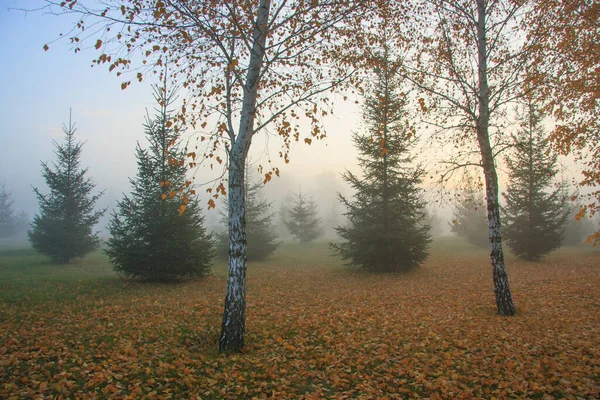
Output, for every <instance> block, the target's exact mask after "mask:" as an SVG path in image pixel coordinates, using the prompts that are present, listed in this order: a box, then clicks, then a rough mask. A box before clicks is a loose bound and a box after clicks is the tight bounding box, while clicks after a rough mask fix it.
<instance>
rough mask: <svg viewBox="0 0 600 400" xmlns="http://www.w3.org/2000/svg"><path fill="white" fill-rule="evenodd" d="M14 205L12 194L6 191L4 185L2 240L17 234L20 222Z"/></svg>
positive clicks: (0, 223)
mask: <svg viewBox="0 0 600 400" xmlns="http://www.w3.org/2000/svg"><path fill="white" fill-rule="evenodd" d="M13 203H14V201H13V200H12V199H11V197H10V193H8V192H7V191H6V187H5V185H4V184H3V185H2V193H0V239H3V238H7V237H11V236H13V235H14V234H15V233H17V224H18V221H17V216H16V215H15V210H14V209H13Z"/></svg>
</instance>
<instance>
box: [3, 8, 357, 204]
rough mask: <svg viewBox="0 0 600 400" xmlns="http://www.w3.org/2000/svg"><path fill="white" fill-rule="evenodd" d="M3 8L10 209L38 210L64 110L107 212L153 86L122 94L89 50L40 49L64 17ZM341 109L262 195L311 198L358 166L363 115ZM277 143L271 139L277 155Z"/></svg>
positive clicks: (256, 146)
mask: <svg viewBox="0 0 600 400" xmlns="http://www.w3.org/2000/svg"><path fill="white" fill-rule="evenodd" d="M1 3H2V8H1V9H0V54H2V55H3V58H2V62H1V63H0V88H2V94H3V95H2V97H1V99H0V110H2V111H1V115H2V118H0V135H1V139H2V144H3V146H2V149H3V150H2V157H1V158H0V179H1V180H2V181H4V182H5V183H6V186H7V189H8V190H9V191H10V192H12V194H13V197H14V199H15V200H16V201H15V208H16V209H17V210H26V211H27V212H28V213H29V214H30V215H32V214H33V213H34V212H35V211H36V210H37V200H36V198H35V196H34V195H33V191H32V190H31V186H32V185H33V186H36V187H39V188H40V189H41V190H42V191H44V190H45V189H46V186H45V182H44V180H43V178H42V177H41V168H40V161H52V160H54V159H55V157H54V154H53V149H54V147H53V144H52V140H58V141H61V140H62V138H63V133H62V131H61V128H62V126H63V124H65V123H67V122H68V118H69V108H71V109H72V113H73V120H74V121H75V123H76V127H77V133H76V137H77V138H78V139H79V140H82V141H86V145H85V146H84V150H83V156H82V164H83V165H84V166H88V167H89V171H90V174H91V175H92V176H93V177H94V178H95V180H96V182H97V184H98V188H100V189H106V195H105V196H104V198H103V199H102V200H101V203H102V205H103V206H109V207H110V208H112V207H113V206H114V200H115V199H117V198H120V197H121V193H122V192H123V191H127V190H128V177H129V176H133V175H134V174H135V173H136V164H135V158H134V148H135V143H136V141H138V140H141V141H142V143H144V140H145V139H144V135H143V127H142V123H143V121H144V116H145V113H146V108H152V107H153V105H154V104H153V99H152V95H151V88H150V83H152V82H144V83H141V84H139V83H136V84H132V85H131V86H130V87H129V88H128V89H127V90H124V91H123V90H121V88H120V83H121V81H122V79H120V78H117V77H116V76H115V75H114V74H110V73H109V72H108V71H107V68H106V67H94V68H91V67H90V65H91V59H92V57H93V56H94V55H95V53H94V52H92V51H85V50H84V51H82V52H80V53H78V54H74V52H73V51H72V50H71V48H70V44H69V43H68V41H66V40H64V41H59V42H56V43H53V44H50V50H49V51H44V50H43V46H44V44H46V43H49V42H51V41H52V40H53V39H55V38H57V37H58V35H59V34H60V33H61V32H66V31H67V30H68V29H69V28H70V27H71V26H72V22H71V21H70V20H69V18H67V17H63V16H58V17H57V16H52V15H43V13H41V12H35V13H24V12H23V11H19V10H14V9H11V8H27V9H34V8H36V7H39V6H41V5H43V2H42V1H41V0H2V1H1ZM337 111H338V114H337V116H334V117H331V118H329V119H328V120H327V128H328V138H327V139H326V140H325V141H320V142H314V141H313V144H312V145H311V146H308V145H306V144H304V143H299V144H297V145H295V147H294V149H293V151H292V153H291V156H290V159H291V162H290V164H288V165H285V164H284V163H283V162H280V161H279V159H278V157H273V158H274V160H275V161H276V162H277V164H276V166H278V167H279V168H280V170H281V173H282V178H280V179H277V182H274V183H270V184H269V185H267V191H268V192H273V191H275V190H277V191H278V192H281V194H282V195H285V193H286V192H288V191H294V190H297V188H298V185H299V184H300V182H305V183H304V184H303V189H304V190H307V191H311V190H317V189H316V188H313V187H311V185H312V186H314V185H316V183H313V181H315V178H316V180H317V181H319V180H321V181H323V180H325V181H327V180H331V179H336V177H339V173H340V172H342V171H343V170H344V168H347V167H349V168H355V167H353V165H354V164H355V159H356V152H355V150H354V148H353V146H352V143H351V141H350V140H349V139H350V132H351V130H353V129H357V127H358V123H359V120H360V114H359V111H358V108H357V107H356V106H354V105H353V104H352V103H345V104H342V105H340V107H339V108H338V110H337ZM277 145H278V144H277V141H276V140H271V146H272V147H271V148H272V150H273V151H275V150H277V149H278V147H277ZM264 148H265V141H264V139H263V138H261V137H260V136H259V137H257V138H256V139H255V140H254V142H253V146H252V151H251V157H252V159H253V160H255V161H256V160H259V159H260V157H261V155H262V154H263V150H264ZM275 154H277V153H275ZM207 176H211V175H210V171H208V170H207V168H206V167H205V168H200V169H199V170H198V172H197V173H196V181H197V182H203V181H206V179H205V178H206V177H207ZM319 177H320V178H319ZM332 177H333V178H332ZM333 190H334V189H333V188H331V191H332V193H331V195H333ZM319 195H323V193H320V194H319ZM315 197H318V196H315Z"/></svg>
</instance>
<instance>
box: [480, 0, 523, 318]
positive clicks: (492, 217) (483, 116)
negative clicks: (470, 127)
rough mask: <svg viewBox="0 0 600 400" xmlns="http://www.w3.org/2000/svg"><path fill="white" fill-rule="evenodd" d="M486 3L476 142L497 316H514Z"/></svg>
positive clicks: (482, 15) (482, 21) (483, 0)
mask: <svg viewBox="0 0 600 400" xmlns="http://www.w3.org/2000/svg"><path fill="white" fill-rule="evenodd" d="M485 3H486V0H477V13H478V19H477V42H478V53H479V118H478V121H477V140H478V142H479V149H480V152H481V160H482V163H483V171H484V175H485V186H486V199H487V210H488V225H489V239H490V259H491V263H492V273H493V280H494V292H495V294H496V305H497V307H498V313H499V314H500V315H514V313H515V306H514V304H513V300H512V295H511V293H510V287H509V285H508V274H507V272H506V266H505V264H504V252H503V250H502V233H501V231H500V205H499V200H498V175H497V174H496V166H495V164H494V155H493V151H492V147H491V145H490V137H489V121H490V107H489V100H490V90H489V87H488V81H487V39H486V18H485V13H486V5H485Z"/></svg>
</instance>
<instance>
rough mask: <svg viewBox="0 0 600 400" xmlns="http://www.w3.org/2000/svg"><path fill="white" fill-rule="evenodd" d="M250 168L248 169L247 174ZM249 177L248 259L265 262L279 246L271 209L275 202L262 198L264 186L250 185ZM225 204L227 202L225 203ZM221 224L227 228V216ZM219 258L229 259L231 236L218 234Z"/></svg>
mask: <svg viewBox="0 0 600 400" xmlns="http://www.w3.org/2000/svg"><path fill="white" fill-rule="evenodd" d="M247 171H248V168H247V167H246V172H247ZM248 178H249V177H248V176H247V175H246V180H245V183H244V184H245V186H246V187H245V189H246V190H245V192H244V197H245V205H246V241H247V243H248V250H247V252H246V259H247V260H248V261H257V260H263V259H265V258H267V257H269V256H270V255H271V254H273V252H274V251H275V250H276V249H277V246H279V243H280V241H279V240H278V237H277V233H276V231H275V227H274V226H273V217H274V216H275V214H274V213H272V212H271V211H270V210H271V207H272V206H273V202H268V201H267V200H265V199H264V198H263V197H262V194H261V192H262V188H263V184H262V183H261V182H256V183H254V184H250V183H249V179H248ZM225 204H227V202H226V201H225ZM221 223H223V224H224V225H225V226H227V215H225V214H223V216H222V218H221ZM217 242H218V248H219V256H220V257H222V258H227V257H228V256H229V234H228V233H227V232H226V231H225V232H221V233H219V234H217Z"/></svg>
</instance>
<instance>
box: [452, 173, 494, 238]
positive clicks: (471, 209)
mask: <svg viewBox="0 0 600 400" xmlns="http://www.w3.org/2000/svg"><path fill="white" fill-rule="evenodd" d="M467 180H468V182H467V187H466V188H465V189H464V190H463V191H462V193H461V194H460V195H459V196H460V197H459V198H458V199H457V201H456V203H455V206H454V212H453V214H452V222H451V224H450V232H452V233H454V234H455V235H456V236H458V237H462V238H464V239H465V240H466V241H467V242H469V243H470V244H472V245H474V246H478V247H484V248H487V247H488V246H489V238H488V230H489V228H488V221H487V217H486V208H485V199H484V198H483V193H482V192H481V191H478V190H477V189H476V188H475V187H474V186H473V182H472V180H471V179H470V178H468V179H467Z"/></svg>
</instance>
